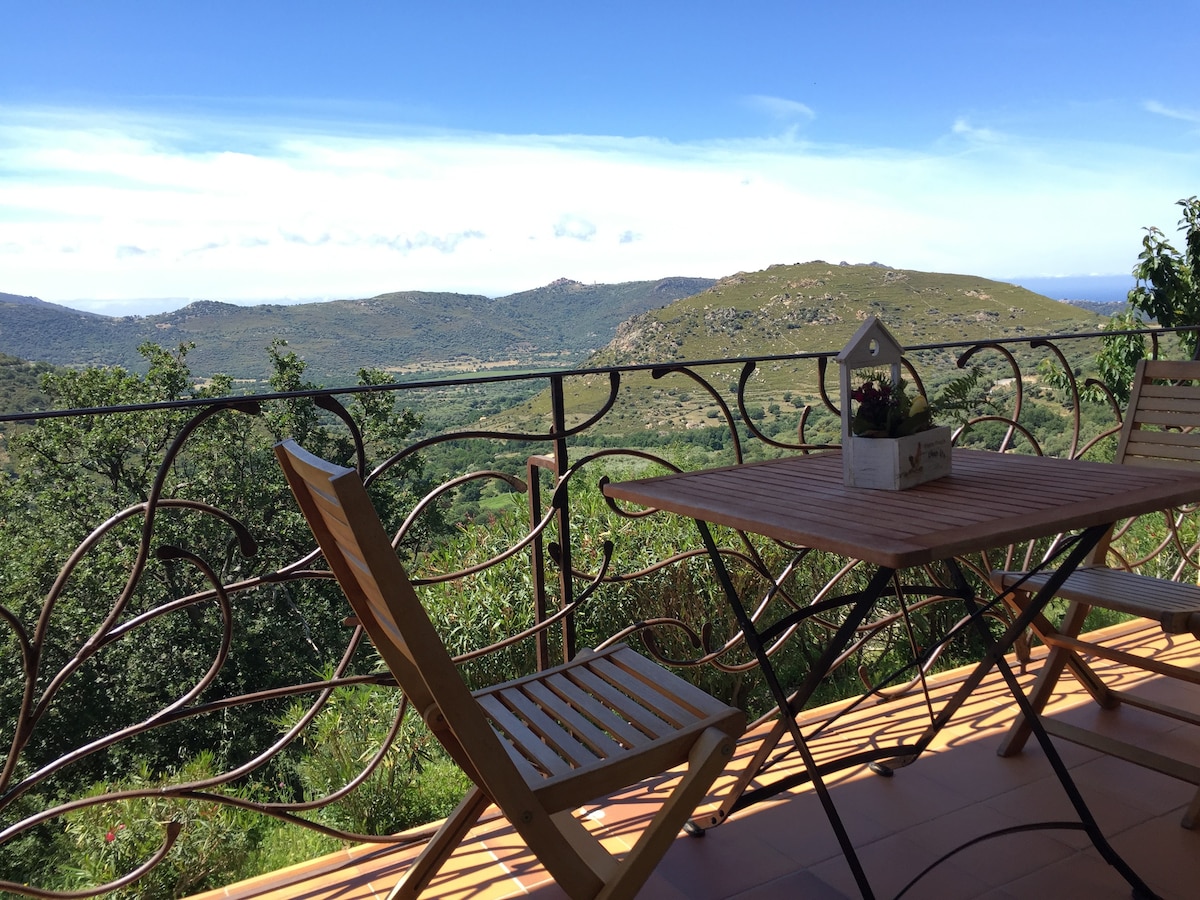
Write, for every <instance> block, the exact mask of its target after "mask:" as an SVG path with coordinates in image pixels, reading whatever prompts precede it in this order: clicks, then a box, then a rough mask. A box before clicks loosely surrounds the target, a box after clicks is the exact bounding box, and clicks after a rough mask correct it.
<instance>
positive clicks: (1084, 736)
mask: <svg viewBox="0 0 1200 900" xmlns="http://www.w3.org/2000/svg"><path fill="white" fill-rule="evenodd" d="M1042 725H1043V726H1045V728H1046V731H1047V732H1049V733H1050V734H1052V735H1054V736H1055V737H1060V738H1062V739H1063V740H1067V741H1071V742H1072V743H1076V744H1082V745H1083V746H1085V747H1092V748H1093V749H1095V750H1099V751H1100V752H1101V753H1106V754H1108V755H1109V756H1115V757H1117V758H1118V759H1126V760H1129V761H1130V762H1132V763H1136V764H1137V765H1139V766H1145V767H1146V768H1148V769H1154V770H1155V771H1157V772H1162V773H1163V774H1165V775H1170V776H1171V777H1172V778H1178V779H1179V780H1180V781H1187V782H1191V783H1192V784H1196V785H1200V766H1196V765H1193V764H1191V763H1187V762H1184V761H1183V760H1179V759H1175V758H1174V757H1171V756H1164V755H1163V754H1161V753H1156V752H1154V751H1153V750H1150V749H1149V748H1147V747H1144V746H1135V745H1133V744H1128V743H1126V742H1125V741H1120V740H1117V739H1115V738H1111V737H1108V736H1107V735H1103V734H1098V733H1096V732H1094V731H1087V730H1085V729H1083V728H1079V727H1077V726H1075V725H1071V724H1069V723H1067V722H1061V721H1058V720H1056V719H1043V720H1042Z"/></svg>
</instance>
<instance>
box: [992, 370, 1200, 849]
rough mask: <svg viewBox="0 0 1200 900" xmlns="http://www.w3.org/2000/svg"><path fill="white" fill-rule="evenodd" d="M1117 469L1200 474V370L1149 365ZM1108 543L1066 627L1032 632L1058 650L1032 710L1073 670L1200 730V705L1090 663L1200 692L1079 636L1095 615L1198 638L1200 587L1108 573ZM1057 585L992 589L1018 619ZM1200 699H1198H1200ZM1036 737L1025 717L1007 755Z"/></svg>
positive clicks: (1000, 581) (1198, 680)
mask: <svg viewBox="0 0 1200 900" xmlns="http://www.w3.org/2000/svg"><path fill="white" fill-rule="evenodd" d="M1115 461H1116V462H1117V463H1119V464H1121V465H1127V466H1154V467H1181V466H1196V465H1200V362H1198V361H1185V362H1180V361H1167V360H1142V361H1141V362H1140V363H1138V367H1137V371H1136V374H1135V376H1134V382H1133V386H1132V390H1131V391H1130V398H1129V408H1128V411H1127V412H1126V416H1125V422H1124V424H1123V426H1122V429H1121V435H1120V438H1119V441H1118V444H1117V452H1116V457H1115ZM1110 543H1111V532H1110V534H1109V536H1108V537H1107V538H1106V539H1105V540H1103V541H1101V542H1100V544H1099V545H1098V546H1097V548H1096V550H1095V551H1094V552H1093V553H1092V556H1091V559H1089V561H1088V563H1087V565H1085V566H1081V567H1080V568H1078V569H1076V571H1074V572H1073V573H1071V575H1070V576H1068V578H1067V579H1066V581H1065V582H1064V583H1063V585H1062V586H1061V587H1060V588H1059V589H1058V591H1057V594H1056V596H1058V597H1061V598H1063V599H1065V600H1067V601H1069V603H1068V606H1067V610H1066V612H1065V613H1064V615H1063V618H1062V620H1061V622H1060V623H1058V624H1057V625H1054V624H1052V623H1051V622H1049V621H1048V620H1047V619H1045V618H1044V617H1043V618H1039V620H1038V621H1036V622H1035V623H1034V631H1035V632H1036V633H1037V635H1038V636H1039V637H1040V638H1041V639H1042V641H1043V642H1044V643H1045V644H1046V645H1047V646H1048V647H1049V648H1050V649H1049V653H1048V654H1047V656H1046V659H1045V661H1044V662H1043V664H1042V667H1041V669H1040V671H1039V672H1038V676H1037V679H1036V681H1035V683H1034V686H1033V690H1032V693H1031V695H1030V701H1031V703H1032V704H1033V707H1034V709H1036V710H1038V711H1040V710H1041V709H1042V708H1044V706H1045V705H1046V702H1047V701H1048V700H1049V699H1050V695H1051V694H1052V692H1053V690H1054V687H1055V685H1056V684H1057V682H1058V679H1059V678H1060V677H1061V675H1062V673H1063V671H1064V670H1069V671H1070V672H1071V673H1072V675H1074V676H1075V677H1076V678H1077V679H1078V680H1079V682H1080V683H1081V684H1082V685H1083V686H1084V688H1085V689H1087V691H1088V692H1089V693H1090V694H1091V696H1092V697H1093V698H1094V699H1095V700H1096V702H1097V703H1099V704H1100V705H1101V706H1102V707H1104V708H1106V709H1113V708H1116V707H1117V706H1119V705H1120V704H1122V703H1124V704H1127V705H1129V706H1134V707H1138V708H1141V709H1145V710H1148V711H1151V712H1154V713H1158V714H1160V715H1164V716H1168V717H1170V718H1172V719H1176V720H1179V721H1183V722H1188V723H1191V724H1196V725H1200V712H1197V711H1196V710H1197V709H1200V706H1198V707H1196V708H1184V707H1180V706H1175V705H1167V704H1163V703H1159V702H1156V701H1153V700H1150V699H1148V698H1144V697H1140V696H1138V695H1137V694H1136V693H1135V692H1133V691H1130V690H1118V689H1117V688H1115V687H1113V686H1112V685H1111V684H1107V683H1105V682H1104V680H1103V679H1101V678H1100V677H1099V675H1097V673H1096V672H1095V670H1094V669H1093V668H1092V667H1091V666H1090V665H1089V664H1088V662H1087V659H1086V658H1087V657H1092V658H1099V659H1106V660H1110V661H1113V662H1116V663H1119V664H1121V665H1123V666H1129V667H1131V668H1134V669H1142V670H1145V671H1148V672H1154V673H1156V674H1158V675H1162V676H1165V677H1169V678H1174V679H1177V680H1179V681H1181V682H1183V683H1185V684H1189V685H1200V673H1198V672H1196V671H1195V670H1193V669H1189V668H1185V667H1181V666H1176V665H1173V664H1171V663H1168V662H1165V661H1163V660H1160V659H1156V658H1154V657H1152V656H1139V655H1134V654H1131V653H1128V652H1125V651H1124V650H1122V649H1120V648H1119V647H1115V646H1111V645H1108V644H1105V643H1102V642H1100V641H1097V640H1087V639H1084V638H1081V637H1080V632H1081V631H1082V629H1083V626H1084V622H1085V620H1086V618H1087V614H1088V613H1089V612H1090V611H1091V610H1092V609H1093V608H1096V607H1099V608H1102V609H1109V610H1114V611H1116V612H1119V613H1125V614H1127V615H1131V616H1137V617H1140V618H1145V619H1151V620H1153V621H1155V622H1157V623H1158V624H1159V626H1160V627H1161V628H1162V630H1163V632H1164V633H1166V634H1169V635H1189V634H1190V635H1192V636H1193V637H1196V638H1200V587H1198V586H1196V585H1194V584H1188V583H1186V582H1182V581H1173V580H1169V579H1165V578H1155V577H1152V576H1148V575H1142V574H1139V573H1137V572H1131V571H1127V570H1125V569H1116V568H1110V567H1108V566H1107V565H1106V561H1107V558H1108V549H1109V544H1110ZM1049 577H1050V576H1049V573H1038V574H1034V575H1027V573H1024V572H1009V571H996V572H992V573H991V581H992V584H993V587H994V588H995V589H996V590H997V591H998V592H1001V593H1003V594H1004V596H1005V599H1006V600H1007V601H1008V602H1009V603H1010V605H1012V606H1014V607H1015V608H1016V609H1018V610H1021V609H1023V608H1025V606H1026V604H1027V603H1028V601H1029V599H1030V597H1031V596H1032V594H1033V593H1035V592H1036V591H1037V590H1038V589H1039V588H1041V587H1042V586H1043V585H1044V584H1045V583H1046V580H1047V579H1048V578H1049ZM1197 697H1198V698H1200V693H1198V694H1197ZM1043 721H1044V722H1045V723H1046V724H1047V730H1048V731H1050V732H1051V733H1052V734H1057V735H1058V736H1060V737H1064V738H1066V739H1068V740H1072V741H1075V742H1077V743H1083V744H1087V745H1089V746H1092V747H1095V748H1097V749H1100V750H1102V751H1103V752H1105V753H1108V754H1111V755H1114V756H1119V757H1121V758H1123V759H1127V760H1129V761H1131V762H1135V763H1138V764H1140V765H1144V766H1147V767H1149V768H1153V769H1156V770H1158V771H1161V772H1165V773H1167V774H1169V775H1171V776H1172V777H1176V778H1180V779H1183V780H1185V781H1190V782H1192V783H1194V784H1196V785H1200V760H1178V759H1172V758H1169V757H1166V756H1163V755H1162V754H1160V753H1158V752H1156V751H1155V750H1154V749H1153V748H1149V747H1144V746H1140V745H1136V744H1134V743H1127V742H1123V741H1120V740H1117V739H1114V738H1112V737H1109V736H1102V735H1098V734H1096V733H1094V732H1090V731H1086V730H1083V729H1080V728H1077V727H1074V726H1067V725H1065V724H1061V725H1060V724H1059V723H1054V722H1051V721H1048V720H1043ZM1030 733H1031V732H1030V728H1029V724H1028V722H1026V721H1025V719H1024V717H1023V716H1018V718H1017V720H1016V721H1015V722H1014V723H1013V725H1012V727H1011V728H1010V730H1009V732H1008V734H1007V736H1006V737H1005V739H1004V742H1003V743H1002V744H1001V747H1000V755H1001V756H1010V755H1012V754H1015V753H1019V752H1020V751H1021V749H1022V747H1024V745H1025V742H1026V741H1027V740H1028V738H1029V735H1030ZM1198 820H1200V790H1197V792H1196V794H1195V796H1194V798H1193V800H1192V802H1191V804H1190V805H1189V806H1188V809H1187V811H1186V812H1185V814H1184V817H1183V825H1184V827H1186V828H1194V827H1195V825H1196V823H1197V821H1198Z"/></svg>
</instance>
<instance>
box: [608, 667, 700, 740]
mask: <svg viewBox="0 0 1200 900" xmlns="http://www.w3.org/2000/svg"><path fill="white" fill-rule="evenodd" d="M588 668H589V669H591V670H592V671H593V672H595V673H596V674H597V675H600V676H601V677H603V678H604V679H605V680H606V681H607V682H608V683H609V684H611V685H613V686H614V687H616V688H617V689H618V690H620V691H621V692H622V693H624V694H627V695H629V696H630V697H631V698H633V702H636V703H637V704H638V705H639V706H641V707H643V708H645V709H648V710H650V712H652V713H654V715H656V716H657V717H658V718H660V719H662V720H664V721H666V722H668V723H669V724H670V726H671V727H672V728H684V727H686V726H687V725H689V724H691V723H692V722H694V721H696V714H695V713H694V712H693V711H692V710H690V709H688V708H686V707H684V706H681V705H680V704H679V703H677V702H676V701H675V699H674V698H673V697H672V696H670V695H669V694H665V693H663V692H662V691H660V690H653V691H647V690H646V684H645V682H644V681H642V679H641V678H639V677H638V676H637V675H635V674H633V673H632V672H630V671H629V670H628V669H625V668H623V667H621V666H614V665H613V664H612V661H611V660H608V659H598V660H595V661H594V662H592V663H591V664H589V666H588Z"/></svg>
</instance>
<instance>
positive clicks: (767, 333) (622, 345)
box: [508, 260, 1104, 435]
mask: <svg viewBox="0 0 1200 900" xmlns="http://www.w3.org/2000/svg"><path fill="white" fill-rule="evenodd" d="M869 315H877V316H879V317H880V319H881V320H883V321H884V322H885V323H886V324H887V326H888V328H889V329H890V330H891V332H892V333H893V334H894V335H895V336H896V338H897V340H899V341H900V342H901V343H902V344H904V345H905V346H910V347H911V346H915V345H918V344H941V343H950V342H955V341H986V340H989V339H1000V338H1011V337H1021V336H1023V335H1029V336H1034V335H1039V334H1048V333H1054V334H1063V333H1076V332H1081V331H1092V330H1096V329H1098V328H1099V327H1100V326H1101V325H1102V324H1103V322H1104V318H1103V317H1102V316H1100V315H1098V314H1096V313H1094V312H1091V311H1089V310H1086V309H1083V308H1080V307H1078V306H1073V305H1071V304H1069V303H1065V302H1059V301H1057V300H1051V299H1049V298H1047V297H1043V296H1042V295H1040V294H1035V293H1033V292H1031V291H1028V290H1026V289H1025V288H1022V287H1018V286H1016V285H1013V284H1009V283H1007V282H1001V281H992V280H989V279H986V278H980V277H976V276H971V275H952V274H942V273H932V272H918V271H912V270H906V269H894V268H890V267H888V266H882V265H879V264H875V263H872V264H869V265H846V264H844V263H843V264H840V265H837V264H831V263H826V262H823V261H820V260H818V261H814V262H809V263H800V264H796V265H778V266H772V267H770V268H768V269H765V270H763V271H760V272H753V273H746V272H741V273H738V274H736V275H732V276H730V277H728V278H723V279H721V280H720V281H718V282H717V283H716V284H714V285H713V286H712V287H710V288H708V289H706V290H704V291H701V292H700V293H698V294H695V295H693V296H690V297H686V298H683V299H680V300H678V301H676V302H675V303H672V304H671V305H670V306H667V307H665V308H663V309H655V310H650V311H647V312H645V313H642V314H641V315H638V316H635V317H634V318H632V319H630V320H629V321H627V322H625V323H624V324H622V326H621V327H620V328H619V329H618V331H617V335H616V337H615V338H614V339H613V341H612V343H610V344H609V345H608V346H607V347H605V348H604V349H603V350H600V351H598V352H597V353H596V354H595V355H594V356H593V357H592V358H591V359H590V360H589V361H588V366H589V367H592V366H595V367H600V366H607V365H626V364H645V363H664V362H665V363H669V362H672V361H684V360H721V359H731V358H737V357H742V356H753V355H758V356H762V355H776V354H777V355H783V354H789V353H801V352H805V353H807V352H816V351H830V350H838V349H840V348H841V347H843V346H844V345H845V343H846V341H847V340H849V339H850V337H851V336H852V335H853V334H854V332H855V331H856V330H857V329H858V327H859V325H860V324H861V323H862V321H863V320H864V319H865V318H866V317H867V316H869ZM952 355H953V354H950V353H943V354H942V356H943V357H944V358H943V359H938V360H937V367H938V369H939V370H944V371H945V372H947V373H949V372H950V371H952V368H953V359H952ZM927 362H928V361H927ZM739 374H740V368H739V367H737V366H727V367H724V368H720V367H718V368H716V369H713V370H706V375H708V376H710V377H712V378H713V379H714V381H715V382H716V387H718V388H719V389H720V391H721V392H722V394H723V395H724V399H725V400H726V401H728V402H732V401H733V399H734V398H733V394H734V393H735V391H736V386H737V381H738V377H739ZM607 385H608V381H607V378H605V377H603V376H594V377H593V376H581V377H579V378H573V379H571V381H570V385H569V387H570V391H571V393H570V397H569V403H570V406H571V409H572V411H573V421H574V420H578V419H582V418H584V417H586V416H587V415H588V414H589V413H590V411H592V410H595V409H597V408H598V407H599V405H600V404H601V403H602V402H603V400H604V397H605V396H606V394H607ZM622 385H623V388H622V390H623V392H625V391H627V392H628V394H629V395H630V396H636V397H637V398H638V401H637V403H636V404H632V403H631V404H630V405H629V406H628V407H626V406H624V405H623V404H621V403H618V405H617V407H616V408H615V409H614V411H613V412H612V413H611V414H610V415H609V416H607V417H606V429H607V430H609V431H611V432H618V433H621V432H623V433H625V434H627V435H630V434H636V433H642V434H645V433H646V432H647V431H648V430H649V431H651V432H653V431H656V430H661V431H662V433H663V434H669V433H671V432H673V431H674V432H676V433H677V431H678V429H681V428H682V429H690V428H696V427H699V426H703V425H705V424H713V423H711V422H707V421H706V418H705V417H706V416H707V415H709V414H710V411H711V410H712V409H713V404H712V400H711V398H709V397H708V396H707V395H705V394H703V392H701V391H698V390H696V388H695V385H694V383H691V382H690V381H689V380H687V379H686V378H684V377H683V376H680V375H675V376H669V377H668V378H664V379H663V380H661V381H658V382H653V383H652V381H651V378H650V375H649V374H648V373H643V374H631V375H627V376H625V377H624V379H623V380H622ZM816 390H817V385H816V366H815V365H812V364H811V363H807V362H806V363H802V364H800V365H795V364H792V363H787V362H772V363H770V364H769V365H764V366H760V367H759V369H758V370H757V372H756V373H755V375H754V377H753V379H752V381H751V382H750V385H749V387H748V390H747V399H748V401H749V402H750V403H752V404H753V403H759V404H763V405H768V404H777V403H778V402H779V401H780V398H782V397H785V396H791V395H792V394H793V393H794V394H795V395H797V396H815V395H816ZM548 402H549V401H548V399H547V398H546V397H545V396H540V397H537V398H534V399H533V400H531V401H530V402H529V403H527V404H524V405H522V406H521V407H518V408H514V409H513V410H512V411H511V412H510V416H509V419H508V421H510V422H512V423H514V424H516V425H517V426H518V427H525V426H532V424H533V423H534V422H536V421H543V420H544V417H545V413H546V410H547V409H548Z"/></svg>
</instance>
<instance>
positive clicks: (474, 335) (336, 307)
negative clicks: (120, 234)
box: [0, 278, 712, 391]
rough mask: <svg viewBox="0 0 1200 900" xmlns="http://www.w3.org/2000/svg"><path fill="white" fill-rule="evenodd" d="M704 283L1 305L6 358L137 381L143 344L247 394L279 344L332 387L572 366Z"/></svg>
mask: <svg viewBox="0 0 1200 900" xmlns="http://www.w3.org/2000/svg"><path fill="white" fill-rule="evenodd" d="M710 284H712V281H711V280H710V279H702V278H665V279H662V280H659V281H637V282H626V283H623V284H607V285H584V284H580V283H578V282H574V281H566V280H561V281H557V282H554V283H553V284H550V285H547V286H546V287H543V288H539V289H537V290H533V291H525V292H523V293H520V294H514V295H512V296H509V297H500V298H497V299H495V300H493V299H489V298H487V297H481V296H473V295H464V294H446V293H440V294H438V293H427V292H422V291H404V292H399V293H390V294H381V295H379V296H378V297H372V298H369V299H358V300H334V301H329V302H323V303H303V304H297V305H294V306H279V305H272V304H264V305H260V306H235V305H233V304H229V303H218V302H214V301H208V300H204V301H199V302H196V303H192V304H190V305H189V306H186V307H184V308H183V309H180V310H177V311H175V312H170V313H163V314H161V315H154V316H126V317H122V318H110V317H107V316H96V315H93V314H90V313H81V312H76V311H75V310H70V309H67V308H65V307H62V306H56V305H54V304H50V303H40V302H31V298H13V297H12V295H0V316H2V317H3V322H4V329H3V347H2V348H0V349H3V350H4V351H6V352H8V353H12V354H14V355H17V356H21V357H24V358H25V359H33V360H42V361H45V362H50V363H54V364H57V365H67V366H75V367H83V366H122V367H123V368H126V369H129V370H130V371H138V372H144V371H145V361H144V360H143V359H142V358H141V356H140V355H139V353H138V350H137V348H138V347H139V346H140V345H142V344H143V343H146V342H153V343H156V344H162V343H190V344H193V345H194V349H193V351H192V353H191V354H190V355H189V366H190V368H191V371H192V372H193V373H194V374H196V375H197V376H199V377H203V378H207V377H211V376H215V375H217V374H219V373H220V374H224V375H227V376H230V377H232V378H233V379H234V381H233V386H234V387H236V388H239V389H241V390H244V391H249V390H252V389H260V390H261V388H262V386H263V385H264V384H265V383H266V382H267V380H268V379H269V378H270V376H271V369H270V365H269V364H268V363H267V362H266V361H265V359H264V350H265V349H266V348H267V347H269V346H270V345H271V343H272V341H275V340H284V341H287V343H288V346H290V347H291V348H292V350H293V351H294V352H296V353H298V354H299V355H300V356H302V357H303V358H304V359H305V360H306V361H307V362H308V365H309V373H310V375H313V376H315V377H316V378H318V379H319V380H320V381H322V382H323V383H325V384H329V385H347V384H352V383H353V373H355V372H357V371H358V370H359V369H361V368H372V369H380V370H384V371H387V372H389V373H390V374H392V375H394V376H396V377H409V378H412V377H421V378H439V377H443V376H446V375H451V374H453V373H456V372H471V373H478V374H484V375H486V374H489V373H490V372H492V371H500V370H505V371H511V370H513V369H530V368H547V367H554V366H563V367H566V366H571V365H574V364H575V363H577V362H579V361H580V360H581V359H583V358H584V356H586V354H587V353H590V352H591V351H593V350H596V349H598V348H600V347H603V346H604V345H605V344H606V343H608V341H609V340H611V339H612V336H613V334H614V333H615V331H616V329H617V326H618V325H619V324H620V323H621V322H623V321H625V320H626V319H628V318H629V317H630V316H633V315H635V314H637V313H640V312H644V311H646V310H648V309H653V308H655V307H659V306H664V305H666V304H668V303H671V302H672V301H674V300H677V299H678V298H680V297H684V296H687V295H689V294H693V293H695V292H696V291H699V290H703V289H704V288H705V287H707V286H709V285H710Z"/></svg>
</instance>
